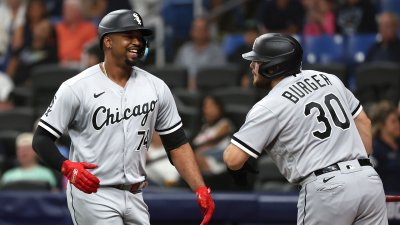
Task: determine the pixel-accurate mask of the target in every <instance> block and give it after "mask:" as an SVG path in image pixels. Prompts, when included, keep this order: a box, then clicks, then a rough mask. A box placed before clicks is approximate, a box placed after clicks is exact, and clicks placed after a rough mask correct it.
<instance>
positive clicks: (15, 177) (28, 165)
mask: <svg viewBox="0 0 400 225" xmlns="http://www.w3.org/2000/svg"><path fill="white" fill-rule="evenodd" d="M32 139H33V134H32V133H22V134H20V135H18V137H17V140H16V147H17V151H16V155H17V162H18V164H19V166H18V167H15V168H13V169H10V170H7V171H6V172H5V173H4V174H3V177H2V179H1V182H2V184H7V183H11V182H17V181H30V180H32V181H43V182H48V183H49V185H50V187H51V188H52V189H53V190H54V189H55V188H56V185H57V181H56V178H55V176H54V174H53V172H52V171H51V170H50V169H49V168H47V167H44V166H41V165H39V163H38V159H37V155H36V153H35V151H33V148H32Z"/></svg>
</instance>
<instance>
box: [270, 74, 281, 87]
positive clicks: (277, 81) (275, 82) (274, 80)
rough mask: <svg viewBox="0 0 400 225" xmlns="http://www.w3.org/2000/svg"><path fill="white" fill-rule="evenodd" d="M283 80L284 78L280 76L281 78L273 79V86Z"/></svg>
mask: <svg viewBox="0 0 400 225" xmlns="http://www.w3.org/2000/svg"><path fill="white" fill-rule="evenodd" d="M281 80H283V77H279V78H276V79H273V80H272V81H271V88H274V87H275V86H276V85H277V84H278V83H279V82H281Z"/></svg>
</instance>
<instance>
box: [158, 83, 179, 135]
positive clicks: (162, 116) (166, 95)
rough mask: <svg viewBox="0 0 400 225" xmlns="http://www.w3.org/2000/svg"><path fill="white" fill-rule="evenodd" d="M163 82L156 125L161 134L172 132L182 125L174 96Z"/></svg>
mask: <svg viewBox="0 0 400 225" xmlns="http://www.w3.org/2000/svg"><path fill="white" fill-rule="evenodd" d="M163 84H164V85H163V86H162V88H160V89H161V90H159V93H158V94H159V100H160V103H159V104H160V107H159V112H158V116H157V120H156V125H155V129H156V131H157V132H158V133H159V134H160V135H166V134H170V133H172V132H174V131H176V130H178V129H179V128H181V127H182V121H181V118H180V116H179V114H178V109H177V108H176V105H175V101H174V97H173V96H172V93H171V91H170V89H169V88H168V86H167V85H166V84H165V83H163Z"/></svg>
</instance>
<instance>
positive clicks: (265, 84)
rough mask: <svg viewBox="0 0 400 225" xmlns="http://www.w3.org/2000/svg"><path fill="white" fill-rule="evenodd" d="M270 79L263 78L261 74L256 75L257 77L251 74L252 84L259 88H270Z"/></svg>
mask: <svg viewBox="0 0 400 225" xmlns="http://www.w3.org/2000/svg"><path fill="white" fill-rule="evenodd" d="M271 81H272V80H270V79H267V78H264V77H263V76H261V75H257V79H255V78H254V76H253V86H254V87H256V88H260V89H266V90H269V89H271Z"/></svg>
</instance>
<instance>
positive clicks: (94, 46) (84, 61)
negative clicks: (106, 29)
mask: <svg viewBox="0 0 400 225" xmlns="http://www.w3.org/2000/svg"><path fill="white" fill-rule="evenodd" d="M103 61H104V54H103V51H102V50H101V49H100V45H99V42H98V41H93V42H91V43H89V44H88V45H86V46H85V50H84V51H83V53H82V57H81V70H84V69H86V68H89V67H91V66H94V65H96V64H99V63H100V62H103Z"/></svg>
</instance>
